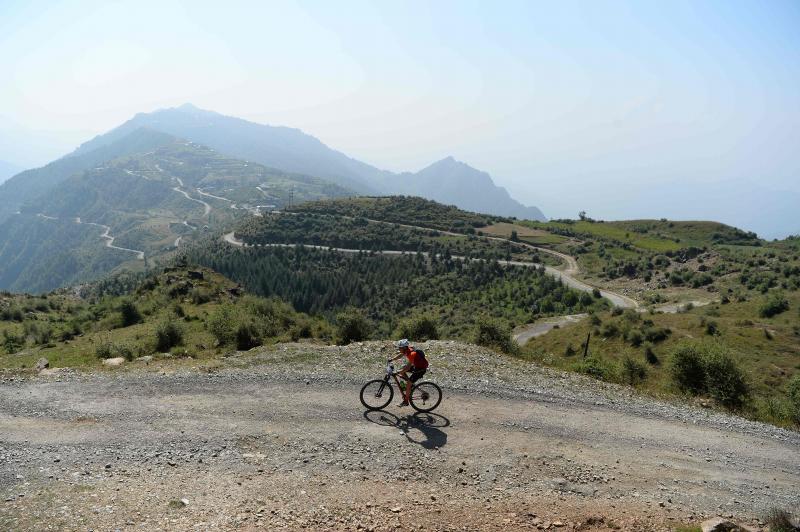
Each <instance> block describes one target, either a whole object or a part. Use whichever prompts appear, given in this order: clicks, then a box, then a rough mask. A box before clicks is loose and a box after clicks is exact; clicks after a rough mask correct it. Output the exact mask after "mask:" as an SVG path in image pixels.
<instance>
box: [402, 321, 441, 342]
mask: <svg viewBox="0 0 800 532" xmlns="http://www.w3.org/2000/svg"><path fill="white" fill-rule="evenodd" d="M396 336H398V337H400V338H410V339H412V340H414V341H417V342H424V341H427V340H438V339H439V328H438V325H437V323H436V320H435V319H433V318H432V317H430V316H414V317H411V318H408V319H405V320H403V321H401V322H400V326H399V327H398V329H397V334H396Z"/></svg>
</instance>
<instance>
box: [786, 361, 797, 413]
mask: <svg viewBox="0 0 800 532" xmlns="http://www.w3.org/2000/svg"><path fill="white" fill-rule="evenodd" d="M786 395H787V396H788V398H789V405H790V407H791V409H792V415H793V416H794V420H795V422H797V423H800V373H797V374H796V375H795V376H794V377H792V379H791V380H790V381H789V385H788V386H787V388H786Z"/></svg>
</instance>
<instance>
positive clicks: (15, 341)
mask: <svg viewBox="0 0 800 532" xmlns="http://www.w3.org/2000/svg"><path fill="white" fill-rule="evenodd" d="M24 345H25V337H24V336H20V335H17V334H14V333H12V332H9V331H7V330H6V331H3V349H5V351H6V353H8V354H9V355H11V354H14V353H16V352H17V351H19V350H20V349H22V347H23V346H24Z"/></svg>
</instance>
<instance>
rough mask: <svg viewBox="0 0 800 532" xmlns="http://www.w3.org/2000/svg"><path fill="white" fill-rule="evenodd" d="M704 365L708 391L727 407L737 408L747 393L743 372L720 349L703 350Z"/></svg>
mask: <svg viewBox="0 0 800 532" xmlns="http://www.w3.org/2000/svg"><path fill="white" fill-rule="evenodd" d="M703 362H704V366H705V373H706V387H707V388H708V393H709V394H710V395H711V397H713V398H714V399H716V400H717V401H719V403H721V404H723V405H725V406H727V407H729V408H739V407H741V406H742V404H743V403H744V400H745V399H746V398H747V395H748V394H749V388H748V386H747V382H746V380H745V376H744V372H743V371H742V369H741V368H740V367H739V365H738V364H737V363H736V361H735V360H733V358H731V357H730V356H729V355H728V354H727V353H725V352H724V351H722V350H721V349H713V348H712V349H708V350H707V351H706V352H705V357H704V361H703Z"/></svg>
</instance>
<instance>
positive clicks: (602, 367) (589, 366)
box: [575, 356, 614, 381]
mask: <svg viewBox="0 0 800 532" xmlns="http://www.w3.org/2000/svg"><path fill="white" fill-rule="evenodd" d="M575 370H576V371H578V372H579V373H583V374H585V375H589V376H590V377H594V378H595V379H600V380H604V381H608V380H611V379H612V377H613V375H614V372H613V370H612V369H611V367H610V366H609V365H608V364H607V363H606V362H604V361H603V360H602V359H599V358H596V357H594V356H590V357H587V358H584V359H583V360H581V361H580V362H578V363H577V364H576V366H575Z"/></svg>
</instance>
